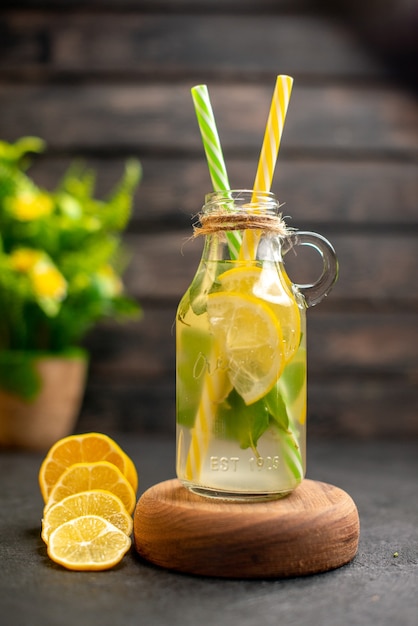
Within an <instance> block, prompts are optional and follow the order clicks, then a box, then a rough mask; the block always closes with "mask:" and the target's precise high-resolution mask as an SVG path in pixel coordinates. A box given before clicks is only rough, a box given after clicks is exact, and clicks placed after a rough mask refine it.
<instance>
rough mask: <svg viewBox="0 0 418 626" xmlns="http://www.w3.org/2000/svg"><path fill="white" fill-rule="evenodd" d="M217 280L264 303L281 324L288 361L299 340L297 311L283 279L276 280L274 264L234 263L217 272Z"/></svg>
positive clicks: (284, 350)
mask: <svg viewBox="0 0 418 626" xmlns="http://www.w3.org/2000/svg"><path fill="white" fill-rule="evenodd" d="M218 280H219V282H220V284H221V286H222V289H223V290H224V291H227V292H230V291H233V292H238V293H244V294H248V295H252V296H255V297H257V298H261V299H262V300H263V301H265V302H266V303H267V304H268V306H269V307H270V308H271V310H272V311H273V313H274V315H275V317H276V319H277V320H278V323H279V324H280V327H281V333H282V337H283V352H284V358H285V361H286V362H288V361H290V359H291V358H292V357H293V356H294V354H295V353H296V351H297V349H298V347H299V343H300V332H301V322H300V311H299V307H298V305H297V302H296V300H295V298H294V296H293V294H292V292H291V291H290V289H289V286H288V285H287V283H286V281H285V279H284V278H283V281H281V280H280V277H279V274H278V271H277V267H276V265H273V264H267V263H266V264H264V265H263V266H262V267H260V266H256V265H254V266H240V267H234V268H233V269H230V270H227V271H226V272H223V273H222V274H220V275H219V276H218Z"/></svg>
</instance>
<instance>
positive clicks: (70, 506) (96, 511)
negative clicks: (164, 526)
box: [41, 489, 133, 544]
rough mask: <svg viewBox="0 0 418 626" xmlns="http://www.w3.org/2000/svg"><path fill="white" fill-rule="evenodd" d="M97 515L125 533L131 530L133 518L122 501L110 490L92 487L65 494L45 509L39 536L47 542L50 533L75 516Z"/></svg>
mask: <svg viewBox="0 0 418 626" xmlns="http://www.w3.org/2000/svg"><path fill="white" fill-rule="evenodd" d="M85 515H98V516H99V517H103V518H104V519H106V520H107V521H108V522H110V523H111V524H113V525H114V526H116V528H119V530H121V531H122V532H124V533H125V535H130V534H131V532H132V526H133V520H132V517H131V516H130V515H129V513H128V512H127V510H126V509H125V506H124V504H123V502H122V501H121V500H120V498H118V497H117V496H115V495H114V494H113V493H111V492H110V491H105V490H104V489H93V490H91V491H81V492H80V493H74V494H72V495H70V496H67V497H66V498H64V499H63V500H61V501H59V502H57V503H56V504H54V505H53V506H51V507H49V509H47V510H46V511H45V515H44V518H43V520H42V534H41V537H42V539H43V540H44V541H45V543H46V544H47V543H48V540H49V536H50V534H51V533H52V532H53V531H54V530H55V529H56V528H58V526H61V524H64V523H65V522H68V521H70V520H72V519H75V518H76V517H82V516H85Z"/></svg>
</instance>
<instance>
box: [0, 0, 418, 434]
mask: <svg viewBox="0 0 418 626" xmlns="http://www.w3.org/2000/svg"><path fill="white" fill-rule="evenodd" d="M326 4H329V3H324V2H319V1H318V3H317V2H316V1H315V0H200V1H199V2H198V3H197V2H196V1H195V0H145V1H144V2H140V3H138V1H137V0H44V1H42V0H14V1H13V2H12V1H11V0H4V2H2V5H1V7H0V110H1V116H0V139H1V140H15V139H17V138H18V137H20V136H22V135H25V134H28V135H39V136H41V137H43V138H44V139H45V140H46V141H47V143H48V151H47V153H46V155H45V156H42V157H41V158H39V159H36V160H35V164H34V167H33V168H32V170H30V171H31V172H33V173H34V175H35V178H36V180H37V181H39V184H41V185H45V186H46V187H47V188H50V189H52V188H54V187H55V185H56V184H57V182H58V181H59V179H60V177H61V176H62V174H63V172H64V170H65V168H66V166H68V164H69V162H70V161H72V160H73V159H74V158H75V157H82V158H84V159H85V160H86V162H87V164H88V165H90V166H92V167H93V168H95V169H96V170H97V171H98V195H99V197H103V196H104V195H106V193H107V191H108V190H109V189H110V188H111V186H112V184H113V183H114V182H115V181H116V180H117V179H118V177H119V176H120V174H121V171H122V167H123V163H124V161H125V160H126V158H127V157H129V156H130V155H132V154H133V155H136V156H137V157H138V158H139V159H140V160H141V163H142V166H143V172H144V175H143V180H142V183H141V186H140V188H139V190H138V192H137V193H136V195H135V206H134V215H133V219H132V221H131V223H130V224H129V228H128V233H127V235H126V237H125V241H126V243H127V245H128V247H129V249H130V250H131V251H132V262H131V265H130V267H129V269H128V271H127V273H126V275H125V282H126V286H127V290H128V292H129V293H130V294H132V295H133V296H134V297H136V298H138V299H139V301H140V302H141V304H142V305H143V307H144V313H145V314H144V317H143V320H142V321H141V322H139V323H136V324H129V325H127V326H109V325H108V324H103V325H102V326H101V327H100V328H98V329H96V330H95V332H94V333H92V335H91V336H89V338H88V340H86V343H87V344H88V346H89V348H90V349H91V369H90V377H89V386H88V389H87V392H86V396H85V400H84V404H83V410H82V414H81V418H80V423H79V427H80V429H84V430H85V429H88V428H90V427H91V428H92V429H100V430H103V429H104V428H107V427H112V428H113V429H116V430H117V429H118V427H119V428H121V429H122V430H125V431H129V432H131V431H140V432H144V431H152V432H158V431H159V430H160V431H162V432H164V433H173V429H174V414H175V399H174V397H175V377H174V359H175V346H174V337H173V334H172V324H173V321H174V316H175V310H176V306H177V303H178V301H179V299H180V297H181V295H182V293H183V291H184V290H185V289H186V287H187V286H188V284H189V282H190V280H191V278H192V275H193V273H194V271H195V268H196V266H197V263H198V260H199V256H200V249H201V246H200V244H201V242H196V243H195V244H192V243H187V244H185V241H186V239H187V238H188V237H190V235H191V218H192V216H193V215H195V214H196V213H197V212H198V211H199V210H200V207H201V205H202V204H203V198H204V194H205V193H206V192H207V191H209V190H210V179H209V174H208V169H207V164H206V161H205V156H204V151H203V149H202V145H201V138H200V134H199V132H198V128H197V124H196V119H195V114H194V110H193V105H192V101H191V98H190V87H191V86H192V85H193V84H197V83H206V84H208V87H209V89H210V94H211V100H212V104H213V108H214V111H215V115H216V119H217V125H218V129H219V132H220V136H221V141H222V146H223V150H224V154H225V159H226V163H227V167H228V173H229V178H230V180H231V184H232V186H234V187H236V188H239V187H248V186H249V185H251V184H252V181H253V180H254V175H255V169H256V163H257V160H258V156H259V151H260V145H261V141H262V135H263V132H264V128H265V122H266V116H267V111H268V107H269V103H270V99H271V93H272V87H273V83H274V77H275V75H276V74H277V73H279V72H280V73H289V74H291V75H293V76H294V78H295V83H294V88H293V92H292V101H291V106H290V107H289V112H288V115H287V120H286V127H285V131H284V135H283V141H282V144H281V149H280V155H279V160H278V165H277V167H276V173H275V178H274V181H273V186H272V189H273V191H274V192H275V193H276V195H277V196H278V198H279V200H280V201H281V202H284V203H285V204H284V206H283V212H284V215H289V216H291V219H290V220H289V224H290V225H291V226H293V227H295V228H300V229H306V230H313V231H316V232H319V233H321V234H323V235H325V236H326V237H328V238H329V239H330V241H331V242H332V243H333V244H334V246H335V249H336V252H337V255H338V258H339V261H340V276H339V280H338V282H337V284H336V286H335V288H334V290H333V291H332V293H331V294H330V296H329V298H327V299H326V301H324V302H322V303H321V304H320V306H319V307H318V308H316V309H314V310H313V311H309V313H308V320H309V321H308V324H309V325H308V342H309V351H308V354H309V396H308V400H309V424H310V431H309V432H310V435H311V436H314V435H316V434H318V435H324V436H347V435H350V436H353V437H376V436H383V437H411V436H415V437H416V436H417V434H418V423H417V419H416V415H417V414H418V393H417V390H418V385H417V381H418V353H417V352H416V348H415V346H416V345H417V343H418V337H417V332H418V323H417V313H418V299H417V294H418V290H417V276H418V265H417V261H418V256H417V249H418V248H417V236H418V223H417V206H418V176H417V172H418V169H417V145H418V143H417V138H418V134H417V130H418V107H417V102H416V97H415V96H416V94H415V91H414V87H413V76H412V74H413V72H412V71H411V72H410V76H409V79H408V80H407V81H402V80H401V74H402V73H403V72H404V74H405V75H407V72H408V67H409V65H408V64H405V63H402V64H401V66H397V67H396V66H395V67H391V66H390V64H388V63H387V62H386V60H385V58H384V57H382V56H380V55H379V53H378V51H377V50H376V49H374V48H373V47H372V44H371V38H370V37H369V36H367V37H366V38H365V39H363V40H362V38H361V33H360V31H359V30H358V29H357V30H356V29H355V27H354V26H352V25H351V24H350V23H349V21H348V20H345V19H344V18H342V19H341V18H336V16H335V14H334V13H333V12H332V10H331V7H326V6H325V5H326ZM339 4H340V5H341V3H339ZM344 4H347V3H344ZM351 4H352V3H351ZM347 7H348V5H347ZM316 9H318V10H316ZM385 16H386V17H387V14H385ZM396 35H397V36H398V37H399V36H400V33H399V32H397V33H396ZM250 40H251V44H250V45H249V41H250ZM392 44H393V41H392V40H391V45H392ZM411 58H412V57H411ZM410 62H412V61H410ZM291 260H292V259H291V258H290V257H288V267H289V272H291V275H292V278H294V279H295V280H297V281H299V282H303V276H304V272H305V270H306V271H310V269H311V263H310V260H309V259H308V260H305V261H303V259H302V255H301V254H300V255H298V257H297V258H296V259H294V260H295V261H296V262H297V264H298V266H299V265H300V264H301V266H302V267H301V268H300V269H299V268H298V269H297V268H296V267H295V265H293V267H292V269H290V268H291V265H290V261H291ZM303 268H305V269H303ZM0 304H1V303H0Z"/></svg>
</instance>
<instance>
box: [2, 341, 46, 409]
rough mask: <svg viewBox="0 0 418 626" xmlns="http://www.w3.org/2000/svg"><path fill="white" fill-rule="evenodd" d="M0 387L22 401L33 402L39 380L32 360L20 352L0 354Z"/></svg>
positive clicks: (38, 388) (38, 389)
mask: <svg viewBox="0 0 418 626" xmlns="http://www.w3.org/2000/svg"><path fill="white" fill-rule="evenodd" d="M0 387H1V388H2V389H4V390H5V391H8V392H9V393H13V394H15V395H18V396H20V397H21V398H23V399H24V400H34V399H35V397H36V396H37V394H38V393H39V391H40V388H41V378H40V376H39V374H38V372H37V370H36V368H35V364H34V360H33V358H32V357H31V356H28V355H27V354H25V353H20V352H6V353H1V352H0Z"/></svg>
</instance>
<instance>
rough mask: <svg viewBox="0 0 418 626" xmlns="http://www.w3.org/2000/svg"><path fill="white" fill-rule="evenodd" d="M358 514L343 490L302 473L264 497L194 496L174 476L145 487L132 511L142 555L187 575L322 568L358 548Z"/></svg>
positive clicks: (271, 574)
mask: <svg viewBox="0 0 418 626" xmlns="http://www.w3.org/2000/svg"><path fill="white" fill-rule="evenodd" d="M359 529H360V524H359V517H358V512H357V508H356V505H355V504H354V502H353V500H352V499H351V497H350V496H349V495H348V494H347V493H346V492H345V491H343V490H342V489H339V488H338V487H334V486H333V485H329V484H327V483H322V482H317V481H312V480H307V479H305V480H304V481H303V482H302V483H301V485H299V487H298V488H297V489H296V490H295V491H294V492H293V493H291V494H290V495H289V496H287V497H286V498H282V499H280V500H273V501H269V502H254V503H251V502H250V503H248V502H245V503H240V502H226V501H218V500H214V499H210V498H204V497H202V496H198V495H196V494H194V493H192V492H190V491H189V490H188V489H186V488H185V487H183V486H182V485H181V483H180V482H179V481H178V480H177V479H173V480H168V481H165V482H162V483H159V484H157V485H154V486H153V487H151V488H150V489H148V490H147V491H146V492H145V493H144V494H143V495H142V496H141V498H140V499H139V500H138V503H137V506H136V509H135V515H134V542H135V548H136V550H137V552H138V553H139V554H140V555H141V556H142V557H143V558H144V559H146V560H148V561H150V562H151V563H154V564H155V565H159V566H161V567H165V568H167V569H171V570H176V571H180V572H184V573H188V574H198V575H203V576H217V577H224V578H281V577H289V576H301V575H306V574H314V573H318V572H324V571H327V570H330V569H334V568H336V567H340V566H341V565H344V564H346V563H348V562H349V561H351V560H352V559H353V557H354V556H355V554H356V552H357V547H358V539H359Z"/></svg>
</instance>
